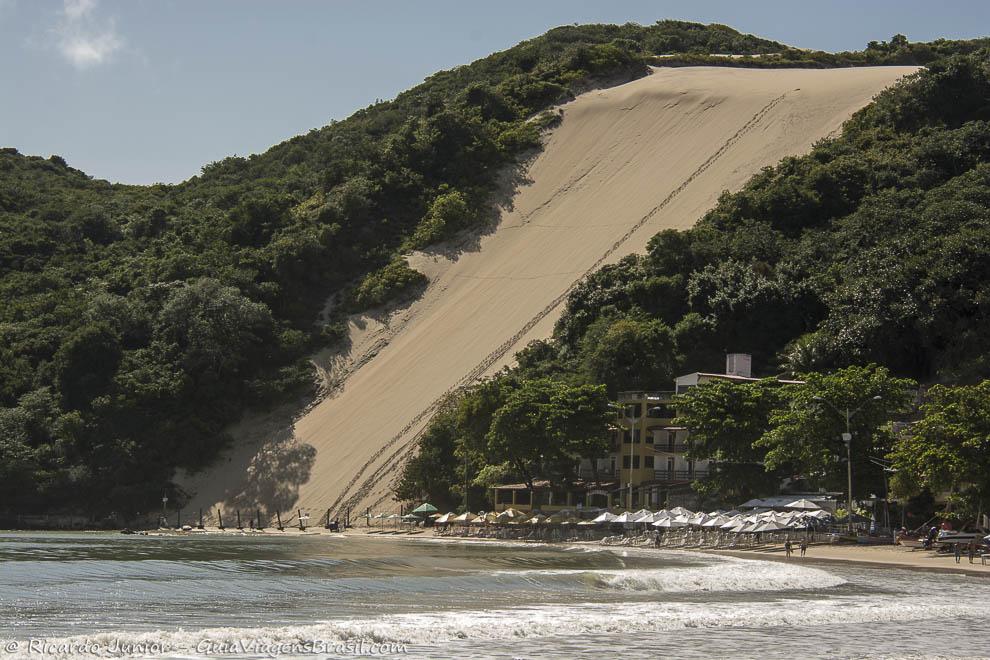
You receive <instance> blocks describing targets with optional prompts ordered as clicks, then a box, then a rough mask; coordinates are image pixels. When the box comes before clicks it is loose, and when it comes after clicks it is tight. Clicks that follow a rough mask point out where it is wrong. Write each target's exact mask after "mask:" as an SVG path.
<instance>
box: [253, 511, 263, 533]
mask: <svg viewBox="0 0 990 660" xmlns="http://www.w3.org/2000/svg"><path fill="white" fill-rule="evenodd" d="M255 513H257V514H258V526H257V529H258V531H259V532H260V531H261V530H263V529H264V528H265V526H264V525H262V524H261V509H256V510H255Z"/></svg>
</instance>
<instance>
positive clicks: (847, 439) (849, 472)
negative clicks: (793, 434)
mask: <svg viewBox="0 0 990 660" xmlns="http://www.w3.org/2000/svg"><path fill="white" fill-rule="evenodd" d="M882 399H883V397H881V396H880V395H877V396H875V397H873V398H871V399H868V400H866V401H864V402H863V403H861V404H860V405H859V406H858V407H857V408H855V409H853V410H850V408H849V406H846V407H845V408H844V409H840V408H838V407H836V406H835V405H834V404H833V403H832V402H830V401H829V400H828V399H825V398H823V397H820V396H816V397H813V398H812V400H813V401H817V402H819V403H824V404H825V405H826V406H828V407H829V408H831V409H832V410H834V411H835V412H836V414H838V415H840V416H843V417H845V420H846V432H845V433H843V434H842V442H843V443H845V445H846V479H847V484H846V486H847V489H848V490H847V496H846V515H847V516H848V517H847V518H846V520H847V521H848V526H849V533H850V534H852V531H853V518H852V517H853V464H852V428H851V426H850V421H851V420H852V417H853V415H855V414H856V413H858V412H859V411H860V410H862V409H863V408H864V407H865V406H866V404H868V403H869V402H870V401H880V400H882Z"/></svg>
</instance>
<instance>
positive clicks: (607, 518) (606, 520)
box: [591, 511, 618, 523]
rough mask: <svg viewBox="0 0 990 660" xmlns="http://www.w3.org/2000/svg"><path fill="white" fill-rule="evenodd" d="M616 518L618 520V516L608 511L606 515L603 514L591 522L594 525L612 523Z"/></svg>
mask: <svg viewBox="0 0 990 660" xmlns="http://www.w3.org/2000/svg"><path fill="white" fill-rule="evenodd" d="M616 518H618V516H617V515H615V514H614V513H609V512H608V511H606V512H605V513H603V514H602V515H600V516H598V517H597V518H595V519H594V520H592V521H591V522H594V523H610V522H612V521H613V520H615V519H616Z"/></svg>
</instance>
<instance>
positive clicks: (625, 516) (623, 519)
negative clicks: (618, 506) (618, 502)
mask: <svg viewBox="0 0 990 660" xmlns="http://www.w3.org/2000/svg"><path fill="white" fill-rule="evenodd" d="M634 515H636V514H634V513H630V512H629V511H626V512H624V513H620V514H619V515H618V516H616V517H615V518H614V519H613V520H612V522H614V523H628V522H632V518H633V516H634Z"/></svg>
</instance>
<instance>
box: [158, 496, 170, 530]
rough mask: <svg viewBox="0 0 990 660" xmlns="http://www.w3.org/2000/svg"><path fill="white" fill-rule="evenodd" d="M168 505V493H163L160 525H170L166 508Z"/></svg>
mask: <svg viewBox="0 0 990 660" xmlns="http://www.w3.org/2000/svg"><path fill="white" fill-rule="evenodd" d="M167 505H168V495H165V494H162V519H161V521H159V527H168V510H167V509H166V508H165V507H166V506H167Z"/></svg>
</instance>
